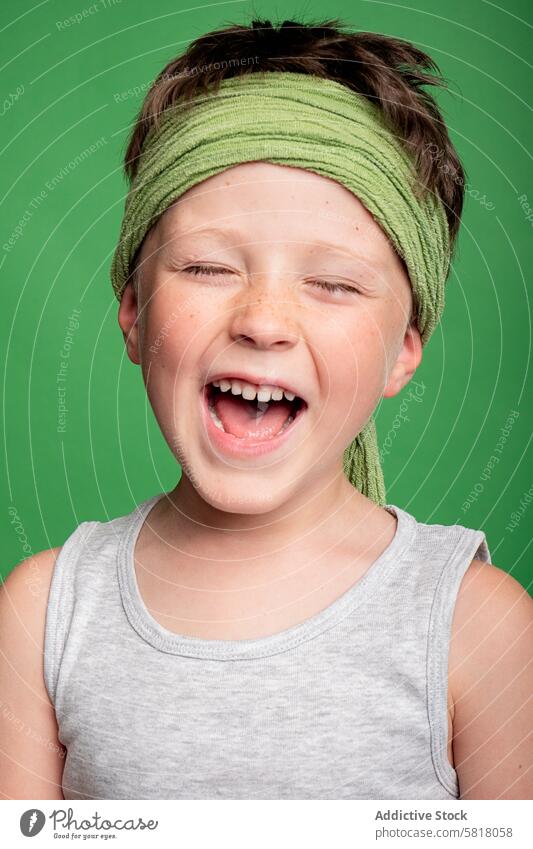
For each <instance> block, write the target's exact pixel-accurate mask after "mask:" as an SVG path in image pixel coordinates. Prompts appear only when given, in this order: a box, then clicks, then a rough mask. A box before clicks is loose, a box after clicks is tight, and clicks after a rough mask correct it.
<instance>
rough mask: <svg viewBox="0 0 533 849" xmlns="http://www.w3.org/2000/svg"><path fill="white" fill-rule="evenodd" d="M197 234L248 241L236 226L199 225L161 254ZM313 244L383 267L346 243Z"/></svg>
mask: <svg viewBox="0 0 533 849" xmlns="http://www.w3.org/2000/svg"><path fill="white" fill-rule="evenodd" d="M196 235H198V236H215V237H220V238H222V239H223V240H224V241H226V242H229V241H230V240H237V241H239V242H240V243H241V244H242V245H245V244H246V241H245V240H244V238H243V234H242V232H241V231H240V230H239V229H238V228H236V227H226V228H220V227H197V228H195V229H191V230H187V231H186V232H184V233H179V234H178V235H175V236H174V238H173V239H172V241H169V242H167V243H166V244H165V246H164V247H163V248H162V249H161V251H160V255H161V254H162V255H163V256H164V257H165V258H167V257H169V256H170V257H171V258H172V255H173V252H174V250H175V242H176V241H179V240H180V239H183V238H187V237H188V236H196ZM296 244H302V243H300V242H297V243H296ZM311 245H312V246H313V247H315V246H317V247H320V248H322V249H323V252H324V253H326V252H327V253H330V254H331V253H335V254H339V255H341V256H343V257H345V258H346V259H349V260H352V261H354V260H360V261H362V262H364V263H365V264H367V265H372V266H379V267H383V262H382V261H381V260H380V259H379V258H378V257H375V256H371V257H369V256H364V255H363V254H361V253H358V252H357V251H356V250H350V249H349V248H346V247H345V246H344V245H340V244H333V243H331V242H328V241H326V240H324V239H315V240H314V241H313V242H312V243H311Z"/></svg>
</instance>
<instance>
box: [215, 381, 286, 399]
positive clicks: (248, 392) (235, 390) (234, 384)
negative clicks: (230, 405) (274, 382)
mask: <svg viewBox="0 0 533 849" xmlns="http://www.w3.org/2000/svg"><path fill="white" fill-rule="evenodd" d="M213 386H218V387H219V389H220V391H221V392H227V391H228V390H229V389H231V394H232V395H242V397H243V398H245V399H246V400H247V401H253V400H254V399H255V398H256V396H257V400H258V401H260V402H267V401H281V399H282V398H283V396H284V395H285V398H286V399H287V401H294V399H295V397H296V396H295V394H294V392H289V391H288V389H282V388H281V386H268V385H265V384H263V385H261V386H255V385H254V384H253V383H246V381H244V380H233V379H232V378H222V380H213Z"/></svg>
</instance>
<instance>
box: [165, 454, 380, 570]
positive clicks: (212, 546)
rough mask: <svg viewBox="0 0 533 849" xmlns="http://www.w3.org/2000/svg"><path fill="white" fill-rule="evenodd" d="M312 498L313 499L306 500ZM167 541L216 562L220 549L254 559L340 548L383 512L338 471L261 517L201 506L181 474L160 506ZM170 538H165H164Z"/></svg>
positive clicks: (201, 501)
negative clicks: (330, 544)
mask: <svg viewBox="0 0 533 849" xmlns="http://www.w3.org/2000/svg"><path fill="white" fill-rule="evenodd" d="M310 492H311V494H310ZM160 509H161V513H160V516H161V521H162V522H163V523H164V525H165V539H167V540H168V538H169V537H170V539H172V540H174V539H175V540H180V549H181V550H182V551H183V550H184V546H185V548H186V549H190V550H191V551H195V552H202V553H203V554H205V555H206V556H216V552H217V551H218V552H219V553H220V550H221V549H220V546H221V545H223V550H224V552H225V556H226V557H228V556H231V554H235V555H237V556H239V557H240V558H246V557H250V558H257V556H258V555H260V554H261V552H264V553H265V556H269V554H270V556H271V555H272V552H273V550H280V549H282V550H283V552H284V554H287V553H288V552H290V551H291V550H293V551H294V550H296V551H301V550H302V549H305V548H311V549H313V546H314V545H316V544H317V541H318V540H320V543H319V544H320V546H321V547H322V548H324V547H325V546H326V545H327V544H328V542H329V541H330V540H337V541H338V543H339V544H340V545H342V540H343V538H347V536H348V534H352V537H353V534H354V533H355V534H356V535H358V536H364V529H365V527H366V526H367V520H368V519H369V518H372V519H376V520H379V515H380V514H382V513H383V508H381V507H378V506H377V505H376V504H374V502H372V501H371V500H370V499H368V498H366V497H365V496H364V495H362V494H361V493H360V492H359V491H358V490H356V489H355V488H354V487H353V486H352V485H351V484H350V482H349V481H348V480H347V479H346V477H345V475H344V473H343V472H342V469H340V470H336V471H335V473H334V474H331V475H330V476H329V478H328V479H327V480H324V479H322V480H321V481H316V482H314V483H313V487H312V490H311V489H310V487H308V486H306V487H301V488H300V491H299V492H297V493H295V494H294V495H292V496H291V499H290V506H289V504H287V503H283V504H282V505H280V506H279V507H275V508H274V509H272V510H269V511H268V512H263V513H259V514H253V513H238V512H228V511H224V510H220V509H218V508H216V507H213V506H212V505H211V504H209V503H207V502H206V501H204V499H203V498H202V497H201V496H200V495H199V493H198V491H197V490H196V489H195V487H194V486H193V485H192V484H191V482H190V480H189V479H188V478H187V477H186V475H185V474H183V476H182V478H181V480H180V481H179V483H178V484H177V485H176V487H175V488H174V489H173V490H172V491H171V492H169V493H168V495H167V499H163V502H162V504H161V508H160ZM167 534H168V536H167Z"/></svg>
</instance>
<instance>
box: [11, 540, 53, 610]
mask: <svg viewBox="0 0 533 849" xmlns="http://www.w3.org/2000/svg"><path fill="white" fill-rule="evenodd" d="M61 548H62V546H58V547H57V548H48V549H46V550H45V551H40V552H38V553H37V554H33V555H32V556H31V557H27V558H26V559H25V560H22V561H21V562H20V563H18V564H17V565H16V566H15V567H14V568H13V569H12V570H11V572H10V573H9V574H8V576H7V577H6V578H5V579H4V581H3V582H2V583H1V584H0V608H1V613H2V616H1V619H2V621H5V620H4V617H12V616H13V615H15V614H16V611H19V612H24V611H29V610H31V611H33V612H35V610H36V609H38V608H39V607H44V608H46V602H47V600H48V593H49V591H50V583H51V580H52V575H53V573H54V568H55V564H56V560H57V557H58V555H59V552H60V551H61ZM29 624H31V623H29Z"/></svg>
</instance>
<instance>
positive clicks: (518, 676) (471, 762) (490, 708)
mask: <svg viewBox="0 0 533 849" xmlns="http://www.w3.org/2000/svg"><path fill="white" fill-rule="evenodd" d="M532 625H533V600H532V599H531V597H530V596H529V594H528V592H527V590H526V589H524V587H523V586H522V585H521V584H520V583H519V582H518V581H517V580H516V579H515V578H513V577H512V576H511V575H510V574H509V573H507V572H505V571H504V570H503V569H500V568H499V567H497V566H494V565H491V564H488V563H485V562H483V561H481V560H473V561H472V562H471V564H470V565H469V567H468V569H467V570H466V572H465V574H464V576H463V580H462V582H461V585H460V587H459V591H458V594H457V599H456V604H455V610H454V616H453V624H452V634H451V643H450V658H449V685H450V691H451V697H452V700H453V708H454V720H453V735H454V742H453V748H454V761H455V764H456V770H457V772H458V777H459V784H460V789H461V798H471V799H496V798H502V799H505V798H506V799H525V798H531V797H532V794H533V786H532V782H531V773H528V771H527V766H528V764H529V763H531V760H532V756H533V752H532V751H531V743H530V742H528V734H529V726H530V721H529V716H528V704H527V702H528V699H529V698H530V694H531V692H532V691H533V674H532V669H531V667H532V664H531V657H532V638H533V630H532ZM527 794H529V795H527Z"/></svg>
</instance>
